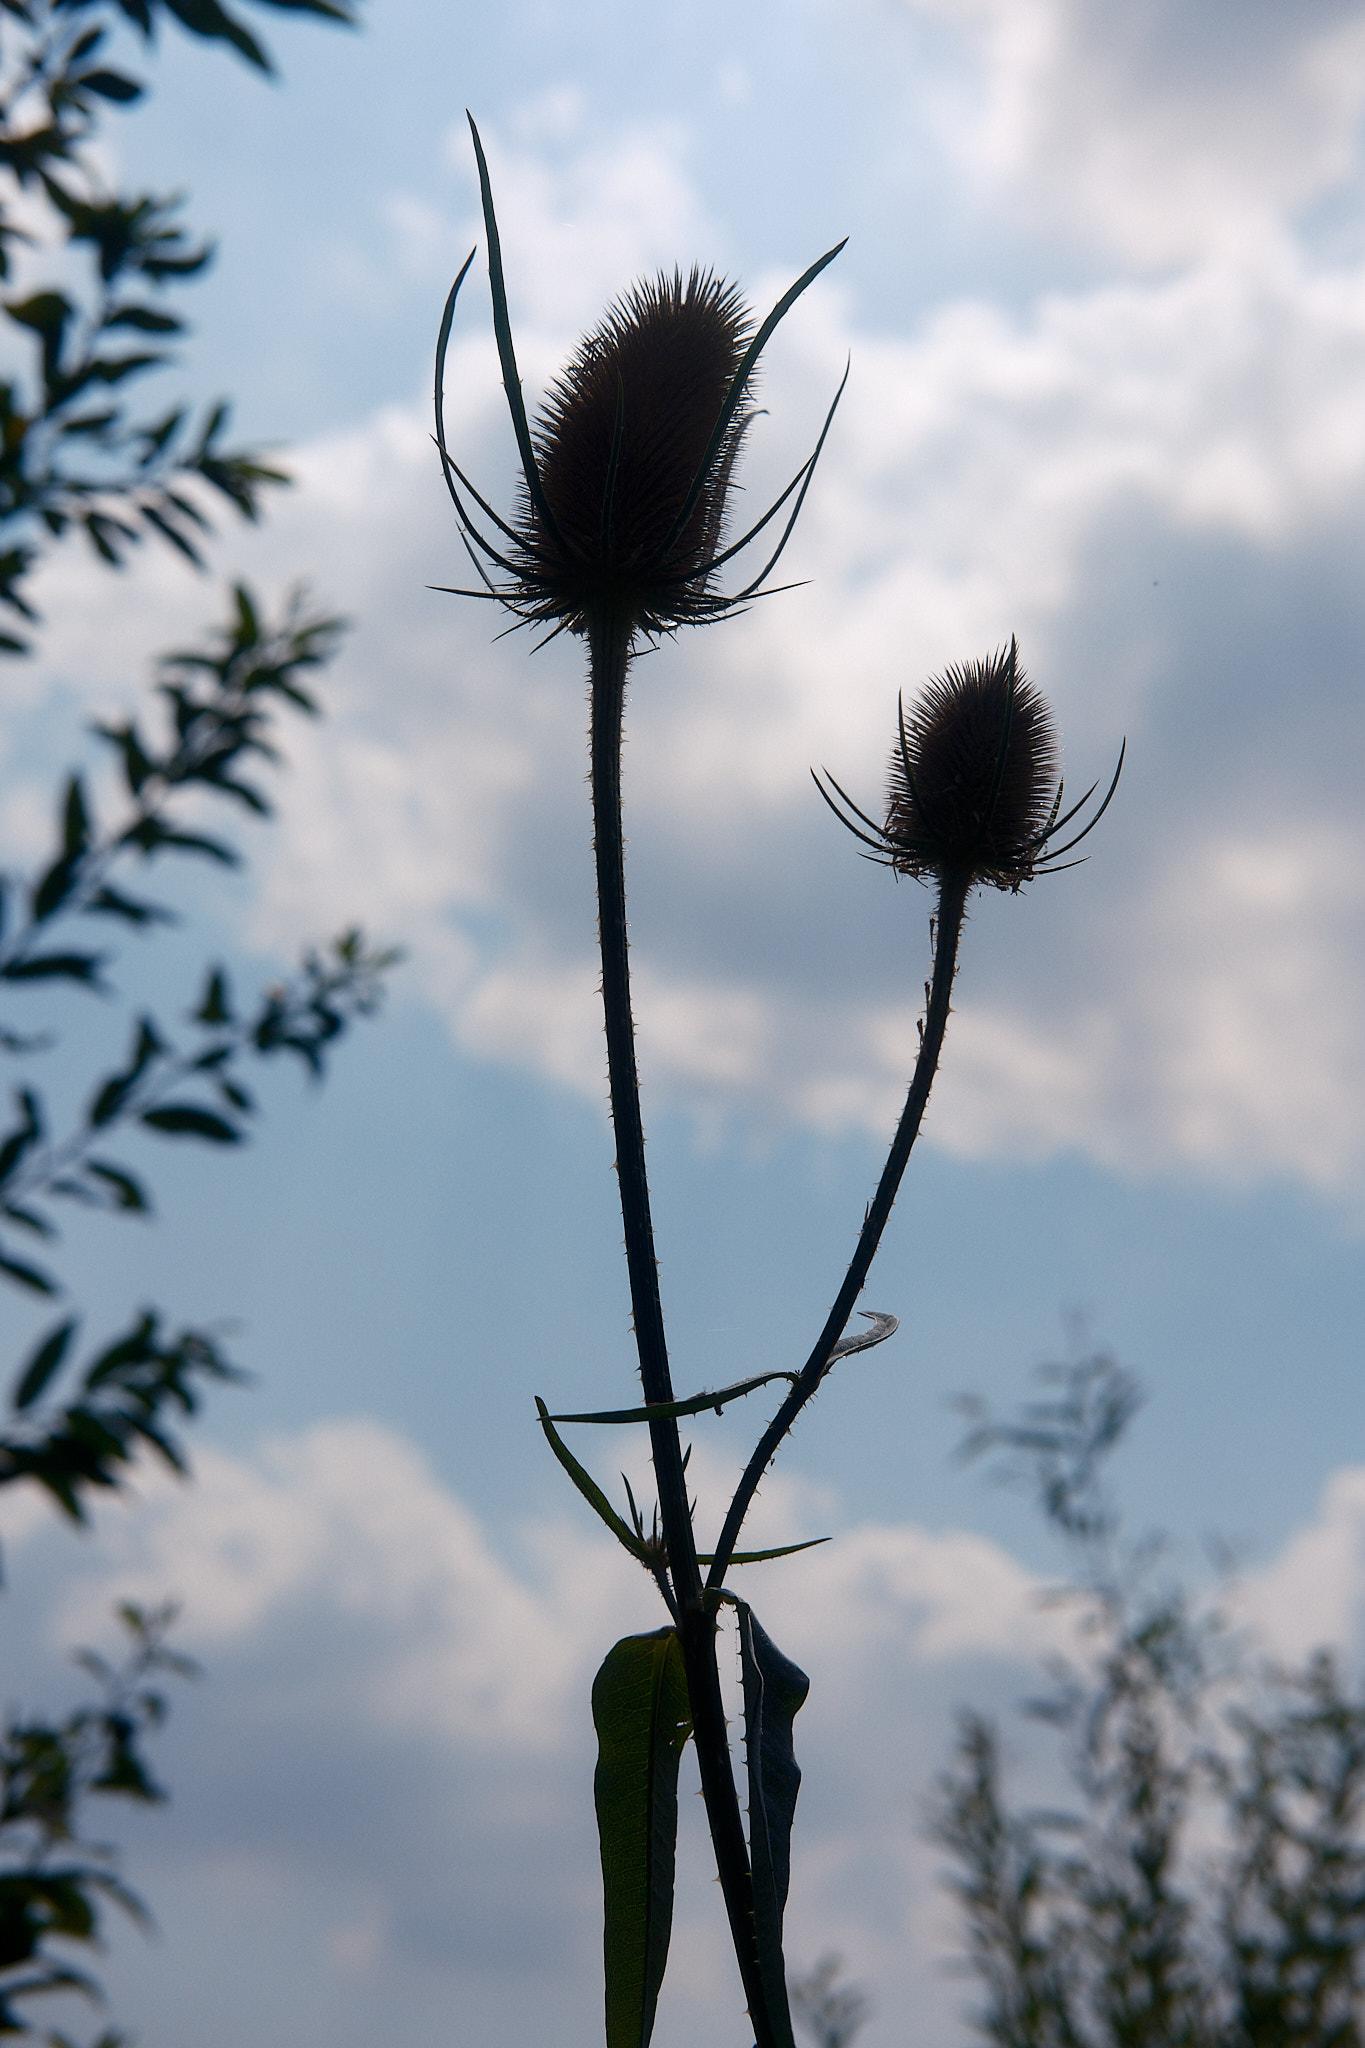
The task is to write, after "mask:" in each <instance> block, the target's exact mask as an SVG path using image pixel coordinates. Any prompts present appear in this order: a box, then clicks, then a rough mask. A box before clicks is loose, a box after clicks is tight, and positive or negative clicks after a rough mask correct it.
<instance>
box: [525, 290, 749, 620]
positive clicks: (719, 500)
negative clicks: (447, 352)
mask: <svg viewBox="0 0 1365 2048" xmlns="http://www.w3.org/2000/svg"><path fill="white" fill-rule="evenodd" d="M752 333H753V323H752V321H751V319H750V317H749V313H748V309H747V308H746V306H745V305H744V303H743V301H742V299H741V298H740V295H739V292H738V291H737V290H736V288H735V287H734V286H733V285H728V284H726V283H725V282H724V280H723V279H721V278H718V277H717V276H715V274H714V273H713V272H711V271H701V270H698V269H695V268H694V269H693V271H692V273H691V275H690V276H689V277H688V279H687V280H686V282H684V281H683V277H682V274H681V272H680V271H674V273H673V275H672V277H671V278H670V277H668V276H666V275H663V274H660V276H658V277H657V278H655V279H653V280H650V281H647V282H644V283H641V284H638V285H636V286H635V288H634V289H633V290H632V291H631V292H629V293H628V294H627V295H626V297H625V298H624V299H621V300H620V301H618V303H617V304H616V305H614V306H613V307H611V309H610V310H609V311H608V313H607V314H606V316H605V318H604V319H603V320H602V322H601V324H600V325H599V326H598V327H597V328H596V329H595V330H594V332H593V333H591V334H590V335H588V336H587V337H586V338H585V339H584V340H583V341H582V342H580V344H579V346H578V349H577V351H576V353H575V355H574V357H573V359H572V361H571V362H570V363H569V365H568V367H567V368H566V369H565V370H564V371H563V372H562V373H561V375H560V377H559V378H558V379H557V381H556V382H555V383H554V385H553V386H552V387H551V389H550V392H549V394H548V396H547V398H546V401H545V405H544V407H543V409H542V411H541V414H540V417H539V419H538V420H537V421H536V422H535V424H534V426H533V427H532V440H533V443H534V446H535V451H536V459H537V463H538V466H539V471H540V493H539V499H537V497H535V496H532V494H531V492H530V491H529V490H527V491H526V492H525V494H524V502H523V508H522V516H521V519H520V521H519V522H518V540H519V547H518V550H517V553H516V556H515V560H516V563H517V567H518V569H519V570H520V574H521V579H522V584H523V595H524V600H525V603H526V604H527V606H528V608H529V609H531V610H532V612H533V613H534V615H535V616H537V617H540V618H545V619H562V620H563V621H564V622H565V623H566V624H567V625H569V626H570V628H571V629H574V630H579V631H581V630H582V629H583V626H584V623H585V621H586V620H587V618H588V617H589V616H590V615H591V614H592V612H593V611H594V610H597V609H601V608H609V609H611V610H612V611H616V612H620V613H624V614H627V615H629V616H630V617H632V618H633V619H634V620H635V621H636V622H637V623H638V624H639V626H640V627H642V628H643V630H644V631H646V632H649V633H658V632H667V631H670V630H672V629H673V628H674V627H676V626H679V625H682V624H684V623H685V622H687V621H689V620H691V619H695V618H697V617H700V616H704V615H705V613H706V612H707V611H710V610H713V609H714V608H715V602H716V601H715V599H714V597H713V596H712V595H711V592H710V589H709V585H710V581H711V576H712V571H713V566H714V561H715V556H716V551H717V547H718V544H719V541H720V537H721V532H722V529H723V526H724V520H725V500H726V492H727V489H728V486H729V482H730V477H731V473H732V471H733V468H734V463H735V458H736V456H737V455H738V453H739V447H740V443H741V441H742V439H743V437H744V430H745V428H746V427H747V425H748V423H749V420H750V418H751V416H752V415H751V413H750V410H749V398H750V394H751V392H752V389H753V376H754V372H753V368H752V367H751V368H749V370H748V372H747V374H743V373H744V359H745V352H746V348H747V344H748V343H749V341H750V339H751V338H752Z"/></svg>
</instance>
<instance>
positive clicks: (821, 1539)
mask: <svg viewBox="0 0 1365 2048" xmlns="http://www.w3.org/2000/svg"><path fill="white" fill-rule="evenodd" d="M830 1541H831V1539H830V1537H828V1536H811V1537H808V1538H807V1540H806V1541H805V1542H804V1543H784V1544H782V1545H781V1546H780V1548H779V1549H777V1550H737V1551H736V1552H735V1554H734V1556H733V1557H732V1558H731V1559H730V1562H731V1564H766V1563H767V1562H768V1559H769V1558H770V1557H795V1555H796V1553H797V1551H798V1550H815V1549H817V1548H818V1546H819V1545H820V1544H822V1543H828V1542H830ZM715 1561H716V1560H715V1558H714V1557H713V1556H711V1555H709V1554H708V1555H707V1556H705V1557H703V1556H702V1555H701V1553H700V1552H698V1554H697V1563H698V1564H714V1563H715Z"/></svg>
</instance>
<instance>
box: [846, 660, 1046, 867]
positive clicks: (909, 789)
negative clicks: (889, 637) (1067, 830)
mask: <svg viewBox="0 0 1365 2048" xmlns="http://www.w3.org/2000/svg"><path fill="white" fill-rule="evenodd" d="M1058 787H1059V779H1058V752H1057V737H1056V733H1055V731H1054V729H1053V724H1052V716H1051V713H1050V712H1049V710H1048V707H1047V705H1046V703H1045V702H1044V701H1043V698H1042V696H1041V695H1040V693H1039V692H1038V691H1037V690H1036V689H1035V688H1034V687H1033V685H1032V683H1030V682H1029V680H1028V678H1027V677H1026V676H1025V675H1024V674H1023V672H1022V671H1021V670H1020V668H1019V666H1018V660H1017V656H1016V652H1015V647H1014V644H1013V642H1011V644H1010V647H1009V649H1008V651H1006V652H1001V653H999V654H994V655H990V656H988V657H987V659H986V660H985V661H968V662H962V663H960V664H957V665H955V666H953V667H951V668H947V669H945V670H944V672H943V674H942V675H941V676H933V677H931V679H930V680H929V681H928V682H927V683H926V684H925V686H924V688H923V690H922V691H921V692H920V695H919V697H918V699H917V700H916V702H915V704H914V706H913V708H912V710H911V712H910V715H909V717H908V718H907V717H906V716H905V713H904V709H902V712H901V716H900V719H899V721H898V730H897V734H896V745H895V747H894V748H893V749H892V753H891V775H890V784H889V788H888V791H887V806H886V826H885V837H886V843H887V847H888V850H889V853H890V859H891V865H892V867H893V868H895V870H896V871H897V873H898V874H902V875H915V876H917V877H923V876H925V875H943V874H946V873H949V872H955V873H958V874H968V875H970V876H971V877H972V879H973V880H974V881H978V882H987V883H989V884H990V885H991V886H992V887H993V888H997V889H1017V888H1018V887H1019V886H1020V884H1021V883H1023V882H1027V881H1030V880H1031V879H1032V877H1033V873H1034V869H1035V867H1036V865H1037V862H1038V857H1039V854H1040V853H1041V851H1042V848H1043V844H1044V841H1045V839H1046V836H1047V832H1048V828H1049V827H1050V826H1051V825H1052V823H1053V822H1054V820H1055V818H1056V803H1055V799H1056V795H1057V791H1058Z"/></svg>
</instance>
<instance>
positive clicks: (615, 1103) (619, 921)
mask: <svg viewBox="0 0 1365 2048" xmlns="http://www.w3.org/2000/svg"><path fill="white" fill-rule="evenodd" d="M633 635H634V629H633V626H632V623H631V621H630V619H629V618H628V617H623V616H621V615H620V614H619V613H605V614H598V615H597V616H596V617H594V618H593V619H592V620H590V622H589V631H588V644H589V650H590V656H591V662H592V803H593V835H594V838H593V844H594V851H595V855H596V862H597V906H598V936H599V939H600V942H601V952H602V1004H603V1010H604V1014H605V1022H606V1037H607V1072H608V1079H609V1087H610V1095H611V1117H612V1125H613V1128H614V1130H615V1133H616V1177H617V1183H618V1186H619V1189H620V1195H621V1219H622V1222H623V1224H624V1227H625V1239H626V1267H627V1271H628V1273H629V1276H630V1301H631V1310H632V1314H633V1316H634V1322H635V1344H636V1349H637V1351H638V1353H639V1358H640V1380H641V1384H642V1386H643V1388H644V1395H645V1400H646V1401H648V1402H662V1401H671V1400H672V1399H673V1382H672V1378H671V1375H670V1373H669V1369H668V1347H667V1344H666V1342H665V1337H664V1321H663V1307H662V1304H661V1302H660V1298H659V1268H658V1262H657V1260H656V1258H655V1254H654V1225H653V1221H652V1219H651V1216H650V1208H649V1181H648V1177H647V1175H646V1172H645V1135H644V1125H643V1122H642V1120H641V1115H640V1085H639V1074H638V1070H637V1067H636V1062H635V1025H634V1019H633V1017H632V1015H631V1007H630V952H629V941H628V938H627V932H626V875H625V844H624V839H623V836H622V830H621V726H622V717H623V714H624V710H625V695H626V671H627V668H628V667H629V664H630V655H631V643H632V639H633ZM649 1434H650V1446H651V1449H652V1451H653V1456H654V1476H655V1480H656V1482H657V1484H658V1489H659V1516H660V1520H661V1522H662V1525H663V1534H664V1542H665V1544H666V1546H667V1551H668V1568H669V1572H670V1574H671V1576H672V1580H673V1589H674V1594H675V1597H676V1601H677V1612H678V1634H679V1639H680V1641H681V1644H682V1653H683V1664H684V1668H685V1670H686V1673H687V1689H688V1696H689V1700H690V1703H691V1707H692V1733H693V1740H694V1741H695V1743H696V1747H697V1761H698V1764H699V1766H700V1771H701V1787H702V1796H703V1798H704V1800H705V1802H706V1818H707V1822H708V1825H709V1827H710V1831H711V1840H712V1844H713V1846H714V1848H715V1853H716V1869H717V1873H718V1875H719V1877H720V1884H721V1891H722V1893H723V1895H724V1898H725V1907H726V1912H727V1914H728V1915H729V1920H730V1933H731V1936H732V1938H733V1941H734V1946H735V1956H736V1959H737V1961H738V1963H739V1971H740V1977H741V1979H742V1981H743V1984H744V1993H745V1997H746V1999H747V2001H748V2006H749V2017H750V2019H751V2020H752V2021H753V2027H754V2033H755V2036H756V2041H757V2048H778V2044H777V2036H776V2034H775V2032H774V2029H773V2025H772V2021H771V2019H770V2018H769V2014H768V2006H767V2001H766V1998H765V1996H764V1991H763V1984H762V1980H761V1977H760V1974H759V1966H758V1941H757V1936H756V1933H755V1929H754V1900H753V1881H752V1878H751V1875H750V1870H749V1854H748V1849H747V1846H746V1844H745V1839H744V1823H743V1820H742V1818H741V1815H740V1810H739V1795H738V1793H737V1791H736V1789H735V1778H734V1772H733V1770H732V1769H731V1766H730V1742H729V1737H728V1735H727V1733H726V1727H725V1709H724V1705H723V1703H722V1700H721V1691H720V1673H719V1670H718V1668H717V1663H716V1617H715V1611H714V1605H713V1604H712V1603H708V1602H707V1601H706V1599H705V1597H704V1592H703V1587H702V1580H701V1567H700V1566H699V1565H698V1563H697V1546H696V1539H695V1537H694V1535H693V1531H692V1511H691V1508H690V1505H689V1503H688V1498H687V1476H686V1473H685V1472H684V1470H683V1459H682V1445H681V1442H680V1439H679V1436H678V1425H677V1423H676V1422H675V1421H672V1420H669V1421H662V1420H660V1421H651V1423H650V1425H649Z"/></svg>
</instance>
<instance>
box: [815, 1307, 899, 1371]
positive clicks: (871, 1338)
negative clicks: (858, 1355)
mask: <svg viewBox="0 0 1365 2048" xmlns="http://www.w3.org/2000/svg"><path fill="white" fill-rule="evenodd" d="M858 1313H859V1314H860V1315H861V1316H862V1318H863V1320H864V1322H867V1323H870V1324H871V1325H872V1327H871V1329H870V1330H860V1331H859V1332H858V1333H857V1335H856V1336H854V1337H841V1338H840V1339H839V1341H838V1343H837V1344H836V1345H835V1347H834V1349H833V1350H832V1351H831V1352H830V1354H829V1355H830V1359H831V1362H832V1361H833V1360H834V1359H836V1358H851V1357H852V1355H853V1353H854V1352H855V1351H870V1350H871V1349H872V1347H873V1345H874V1344H884V1343H885V1342H886V1340H887V1338H888V1337H894V1336H895V1334H896V1332H897V1330H898V1329H899V1328H900V1317H899V1316H889V1315H886V1314H884V1313H883V1311H882V1310H881V1309H875V1308H864V1309H860V1310H859V1311H858Z"/></svg>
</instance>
